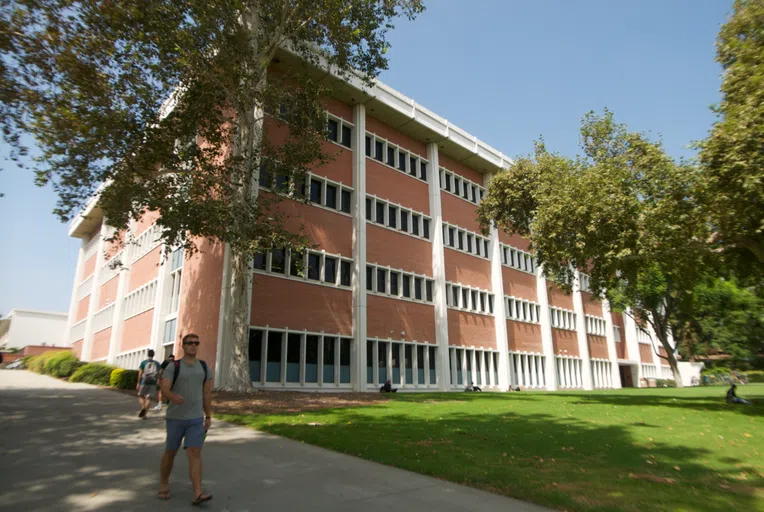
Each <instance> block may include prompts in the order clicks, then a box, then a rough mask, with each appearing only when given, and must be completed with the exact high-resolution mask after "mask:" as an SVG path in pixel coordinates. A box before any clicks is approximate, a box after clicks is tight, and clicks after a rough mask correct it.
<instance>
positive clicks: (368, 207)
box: [366, 197, 371, 220]
mask: <svg viewBox="0 0 764 512" xmlns="http://www.w3.org/2000/svg"><path fill="white" fill-rule="evenodd" d="M366 220H371V199H369V198H368V197H367V198H366Z"/></svg>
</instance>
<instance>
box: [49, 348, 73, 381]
mask: <svg viewBox="0 0 764 512" xmlns="http://www.w3.org/2000/svg"><path fill="white" fill-rule="evenodd" d="M51 354H53V355H51V356H50V357H48V358H47V359H46V360H45V363H44V364H43V368H42V373H44V374H45V375H50V376H52V377H70V376H71V375H72V374H73V373H74V371H75V370H76V369H77V367H78V366H77V365H78V363H79V362H80V360H79V359H77V356H75V355H74V354H72V353H71V352H70V351H62V352H51Z"/></svg>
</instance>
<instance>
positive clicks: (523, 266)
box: [500, 244, 536, 274]
mask: <svg viewBox="0 0 764 512" xmlns="http://www.w3.org/2000/svg"><path fill="white" fill-rule="evenodd" d="M500 252H501V263H502V264H504V265H506V266H508V267H512V268H514V269H517V270H522V271H523V272H528V273H530V274H533V273H535V272H536V262H535V261H534V259H533V255H532V254H530V253H528V252H525V251H521V250H520V249H516V248H514V247H510V246H508V245H504V244H502V245H501V251H500Z"/></svg>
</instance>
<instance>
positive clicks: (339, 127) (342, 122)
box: [326, 110, 355, 151]
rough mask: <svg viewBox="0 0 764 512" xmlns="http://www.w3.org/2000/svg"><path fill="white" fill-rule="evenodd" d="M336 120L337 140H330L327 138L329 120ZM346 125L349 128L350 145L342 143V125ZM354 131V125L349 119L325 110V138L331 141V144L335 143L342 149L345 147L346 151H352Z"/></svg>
mask: <svg viewBox="0 0 764 512" xmlns="http://www.w3.org/2000/svg"><path fill="white" fill-rule="evenodd" d="M330 120H331V121H336V122H337V140H332V139H330V138H329V121H330ZM343 126H347V127H348V128H350V145H349V146H346V145H344V144H343V143H342V127H343ZM354 131H355V125H354V124H353V123H351V122H350V121H347V120H346V119H344V118H342V117H340V116H336V115H334V114H332V113H331V112H329V111H328V110H327V111H326V140H327V141H329V142H331V143H332V144H336V145H337V146H339V147H341V148H342V149H345V150H347V151H353V150H354V149H355V148H354V147H353V132H354Z"/></svg>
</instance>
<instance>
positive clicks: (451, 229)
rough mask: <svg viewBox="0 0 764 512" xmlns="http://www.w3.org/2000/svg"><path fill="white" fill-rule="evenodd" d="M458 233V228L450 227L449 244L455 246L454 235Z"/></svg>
mask: <svg viewBox="0 0 764 512" xmlns="http://www.w3.org/2000/svg"><path fill="white" fill-rule="evenodd" d="M455 235H456V230H455V229H454V228H448V246H449V247H454V236H455Z"/></svg>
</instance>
